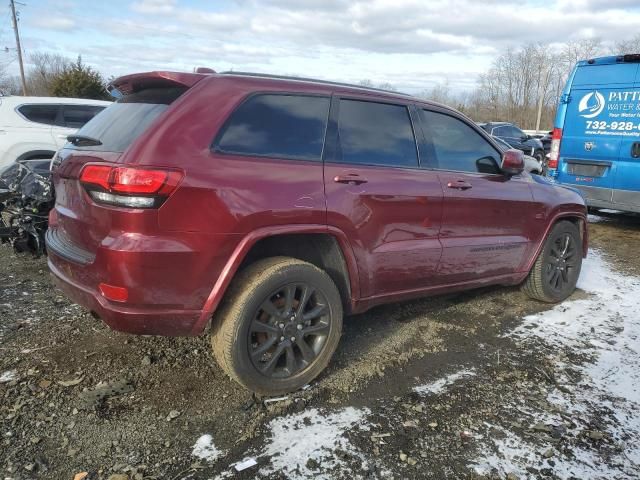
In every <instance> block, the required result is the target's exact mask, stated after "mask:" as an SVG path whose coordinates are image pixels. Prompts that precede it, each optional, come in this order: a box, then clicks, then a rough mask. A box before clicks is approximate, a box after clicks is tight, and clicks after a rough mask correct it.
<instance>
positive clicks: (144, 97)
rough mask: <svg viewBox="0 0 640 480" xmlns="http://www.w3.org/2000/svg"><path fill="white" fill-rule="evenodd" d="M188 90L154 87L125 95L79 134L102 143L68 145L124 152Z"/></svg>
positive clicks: (79, 148) (91, 121) (75, 147)
mask: <svg viewBox="0 0 640 480" xmlns="http://www.w3.org/2000/svg"><path fill="white" fill-rule="evenodd" d="M186 90H187V89H186V88H184V87H172V88H151V89H147V90H142V91H140V92H136V93H132V94H130V95H125V96H123V97H121V98H119V99H118V101H117V102H115V103H114V104H112V105H110V106H109V107H107V108H105V109H104V110H103V111H102V112H100V113H99V114H97V115H96V116H95V117H93V118H92V119H91V120H89V122H88V123H87V124H86V125H85V126H84V127H82V128H81V129H80V130H79V131H78V133H77V135H80V136H86V137H90V138H95V139H96V140H99V141H100V142H101V145H97V146H93V145H92V146H77V145H73V144H71V143H67V144H66V147H65V148H72V149H77V150H96V151H103V152H124V151H125V150H126V149H127V148H128V147H129V145H131V144H132V143H133V141H134V140H135V139H136V138H138V137H139V136H140V135H142V133H143V132H144V131H145V130H146V129H147V128H148V127H149V125H151V123H152V122H153V121H154V120H155V119H156V118H158V117H159V116H160V115H161V114H162V113H163V112H164V111H165V110H167V108H169V105H170V104H171V103H172V102H173V101H174V100H175V99H177V98H178V97H179V96H180V95H182V93H184V92H185V91H186Z"/></svg>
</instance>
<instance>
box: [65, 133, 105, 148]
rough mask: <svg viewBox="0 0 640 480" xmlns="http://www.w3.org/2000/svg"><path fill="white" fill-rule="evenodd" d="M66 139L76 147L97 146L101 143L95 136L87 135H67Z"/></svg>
mask: <svg viewBox="0 0 640 480" xmlns="http://www.w3.org/2000/svg"><path fill="white" fill-rule="evenodd" d="M67 140H68V141H69V142H71V143H73V144H74V145H75V146H76V147H97V146H98V145H102V142H101V141H100V140H98V139H97V138H93V137H87V136H85V135H69V136H68V137H67Z"/></svg>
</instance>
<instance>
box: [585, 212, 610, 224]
mask: <svg viewBox="0 0 640 480" xmlns="http://www.w3.org/2000/svg"><path fill="white" fill-rule="evenodd" d="M587 220H588V222H589V223H600V222H606V221H607V219H606V218H603V217H599V216H598V215H592V214H589V215H587Z"/></svg>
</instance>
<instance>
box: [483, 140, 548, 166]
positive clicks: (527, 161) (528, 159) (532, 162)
mask: <svg viewBox="0 0 640 480" xmlns="http://www.w3.org/2000/svg"><path fill="white" fill-rule="evenodd" d="M493 139H494V140H495V141H496V142H497V143H498V145H499V146H500V147H501V149H502V151H503V152H506V151H507V150H509V149H510V148H512V147H511V145H509V144H508V143H507V142H505V141H504V140H502V139H501V138H498V137H494V138H493ZM524 170H525V172H529V173H535V174H536V175H542V171H543V164H542V163H541V162H539V161H538V160H536V159H535V158H533V157H532V156H530V155H524Z"/></svg>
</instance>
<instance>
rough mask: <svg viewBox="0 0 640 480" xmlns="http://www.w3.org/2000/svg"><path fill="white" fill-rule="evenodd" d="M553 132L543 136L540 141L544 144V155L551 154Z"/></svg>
mask: <svg viewBox="0 0 640 480" xmlns="http://www.w3.org/2000/svg"><path fill="white" fill-rule="evenodd" d="M552 135H553V130H550V131H548V132H545V133H544V134H542V135H541V136H540V137H539V139H540V142H542V147H543V148H544V153H545V154H548V153H549V152H551V140H552Z"/></svg>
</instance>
